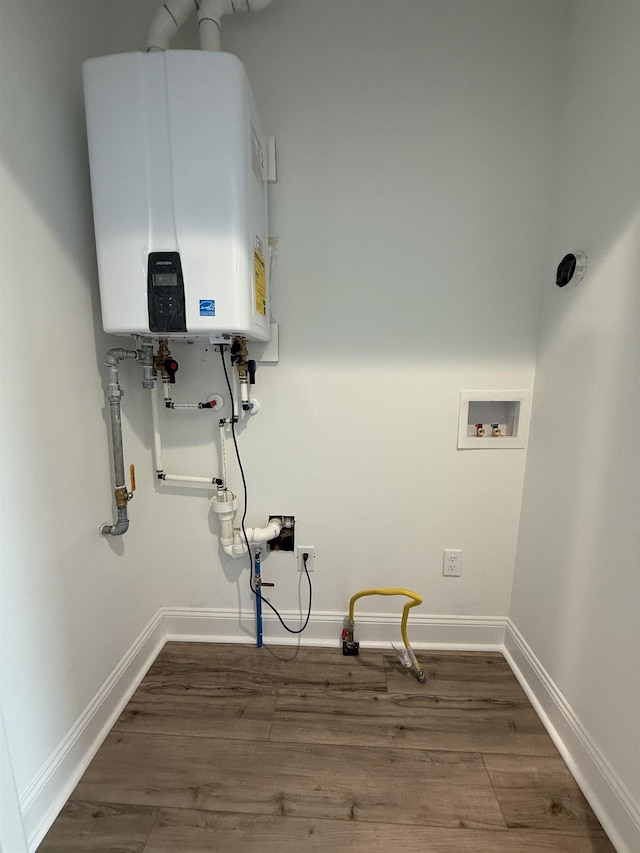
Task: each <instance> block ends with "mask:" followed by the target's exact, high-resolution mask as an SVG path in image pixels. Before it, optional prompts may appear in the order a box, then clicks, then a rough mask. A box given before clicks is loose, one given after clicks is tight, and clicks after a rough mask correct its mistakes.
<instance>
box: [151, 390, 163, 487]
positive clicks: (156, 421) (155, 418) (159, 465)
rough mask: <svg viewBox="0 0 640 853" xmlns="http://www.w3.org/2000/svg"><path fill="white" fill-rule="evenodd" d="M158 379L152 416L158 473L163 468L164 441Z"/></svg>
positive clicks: (152, 396)
mask: <svg viewBox="0 0 640 853" xmlns="http://www.w3.org/2000/svg"><path fill="white" fill-rule="evenodd" d="M157 386H158V381H157V380H156V387H155V388H154V389H153V391H152V392H151V416H152V418H153V450H154V453H153V455H154V461H155V466H156V474H159V473H160V472H161V471H162V470H163V468H162V442H161V440H160V416H159V414H158V393H159V392H158V388H157Z"/></svg>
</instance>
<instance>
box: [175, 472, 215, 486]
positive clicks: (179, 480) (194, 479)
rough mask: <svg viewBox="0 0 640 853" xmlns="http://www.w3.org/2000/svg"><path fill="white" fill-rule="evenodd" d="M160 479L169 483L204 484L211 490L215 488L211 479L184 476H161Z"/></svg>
mask: <svg viewBox="0 0 640 853" xmlns="http://www.w3.org/2000/svg"><path fill="white" fill-rule="evenodd" d="M162 479H163V480H166V481H167V482H170V483H206V484H207V485H209V486H211V487H212V488H213V487H214V486H215V487H216V488H217V486H216V483H214V478H213V477H191V476H189V475H186V474H163V475H162Z"/></svg>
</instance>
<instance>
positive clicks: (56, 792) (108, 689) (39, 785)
mask: <svg viewBox="0 0 640 853" xmlns="http://www.w3.org/2000/svg"><path fill="white" fill-rule="evenodd" d="M164 644H165V632H164V625H163V622H162V611H159V612H158V613H156V615H155V616H154V617H153V619H152V620H151V622H149V624H148V625H147V626H146V628H145V629H144V630H143V631H142V633H141V634H140V636H139V637H138V638H137V639H136V641H135V642H134V643H133V645H132V646H131V648H130V649H129V651H128V652H127V653H126V654H125V655H124V657H123V658H122V660H121V661H120V663H119V664H118V665H117V666H116V668H115V669H114V670H113V672H112V673H111V675H110V676H109V678H108V679H107V680H106V681H105V683H104V684H103V685H102V687H101V688H100V690H99V691H98V693H97V694H96V695H95V697H94V698H93V700H92V701H91V702H90V703H89V705H88V706H87V708H86V709H85V711H84V713H83V714H82V715H81V716H80V717H79V719H78V720H77V722H76V723H75V725H74V726H73V728H72V729H71V730H70V731H69V733H68V734H67V736H66V737H65V738H64V740H63V741H62V742H61V743H60V745H59V746H58V748H57V749H56V750H55V752H53V754H52V755H51V756H50V757H49V760H48V761H47V762H46V763H45V764H44V766H43V767H42V768H41V769H40V771H39V772H38V774H37V775H36V776H35V778H34V779H33V780H32V781H31V783H30V785H29V787H28V788H27V789H26V790H25V791H24V792H23V794H22V796H21V797H20V808H21V811H22V819H23V823H24V829H25V832H26V835H27V839H28V844H29V850H30V851H35V849H36V848H37V847H38V845H39V844H40V842H41V841H42V839H43V838H44V836H45V835H46V833H47V831H48V830H49V828H50V826H51V824H52V823H53V821H54V820H55V819H56V817H57V815H58V813H59V812H60V809H61V808H62V807H63V805H64V804H65V802H66V801H67V799H68V798H69V796H70V794H71V792H72V791H73V789H74V788H75V786H76V785H77V783H78V782H79V781H80V777H81V776H82V774H83V773H84V771H85V770H86V769H87V767H88V766H89V763H90V762H91V760H92V758H93V756H94V755H95V754H96V752H97V751H98V749H99V747H100V745H101V744H102V742H103V740H104V739H105V738H106V736H107V735H108V733H109V731H110V730H111V728H112V727H113V725H114V723H115V721H116V720H117V719H118V717H119V716H120V714H121V712H122V710H123V708H124V707H125V705H126V704H127V702H128V701H129V699H130V697H131V695H132V694H133V692H134V691H135V690H136V688H137V687H138V685H139V684H140V681H141V680H142V678H143V677H144V675H145V673H146V672H147V670H148V669H149V667H150V666H151V664H152V663H153V661H154V660H155V658H156V657H157V656H158V653H159V652H160V649H161V648H162V647H163V646H164Z"/></svg>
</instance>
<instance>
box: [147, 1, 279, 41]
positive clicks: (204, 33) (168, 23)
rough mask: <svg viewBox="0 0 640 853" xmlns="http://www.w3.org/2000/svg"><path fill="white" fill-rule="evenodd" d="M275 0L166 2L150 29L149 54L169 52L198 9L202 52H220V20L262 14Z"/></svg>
mask: <svg viewBox="0 0 640 853" xmlns="http://www.w3.org/2000/svg"><path fill="white" fill-rule="evenodd" d="M272 2H273V0H166V2H165V3H164V4H163V5H162V6H161V7H160V8H159V9H158V11H157V12H156V15H155V17H154V19H153V21H152V22H151V26H150V27H149V34H148V36H147V51H158V50H168V49H169V44H170V42H171V39H172V38H173V37H174V36H175V35H176V33H177V32H178V30H179V29H180V28H181V27H182V25H183V24H184V22H185V21H186V20H187V18H188V17H189V15H191V14H192V13H193V12H195V11H196V10H198V30H199V33H200V46H201V48H202V50H220V28H221V24H220V19H221V18H222V16H223V15H233V14H234V13H235V12H260V11H261V10H262V9H265V8H266V7H267V6H269V5H270V4H271V3H272Z"/></svg>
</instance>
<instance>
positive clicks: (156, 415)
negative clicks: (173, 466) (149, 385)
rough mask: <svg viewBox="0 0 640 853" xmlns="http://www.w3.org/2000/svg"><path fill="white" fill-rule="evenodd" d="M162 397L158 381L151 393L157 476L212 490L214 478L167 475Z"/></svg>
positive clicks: (167, 480) (165, 479)
mask: <svg viewBox="0 0 640 853" xmlns="http://www.w3.org/2000/svg"><path fill="white" fill-rule="evenodd" d="M162 385H163V393H164V392H165V390H166V386H165V383H164V382H163V383H162ZM159 395H160V391H159V390H158V381H157V380H156V387H155V388H154V389H153V391H152V392H151V416H152V421H153V456H154V463H155V468H156V476H157V477H158V478H159V479H161V480H163V481H165V482H171V483H176V484H178V485H179V484H182V483H186V484H187V485H188V484H189V483H192V484H200V485H207V486H209V487H210V488H213V487H214V486H215V483H214V477H192V476H190V475H187V474H165V473H164V466H163V463H162V438H161V435H160V412H159V407H158V397H159Z"/></svg>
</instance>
